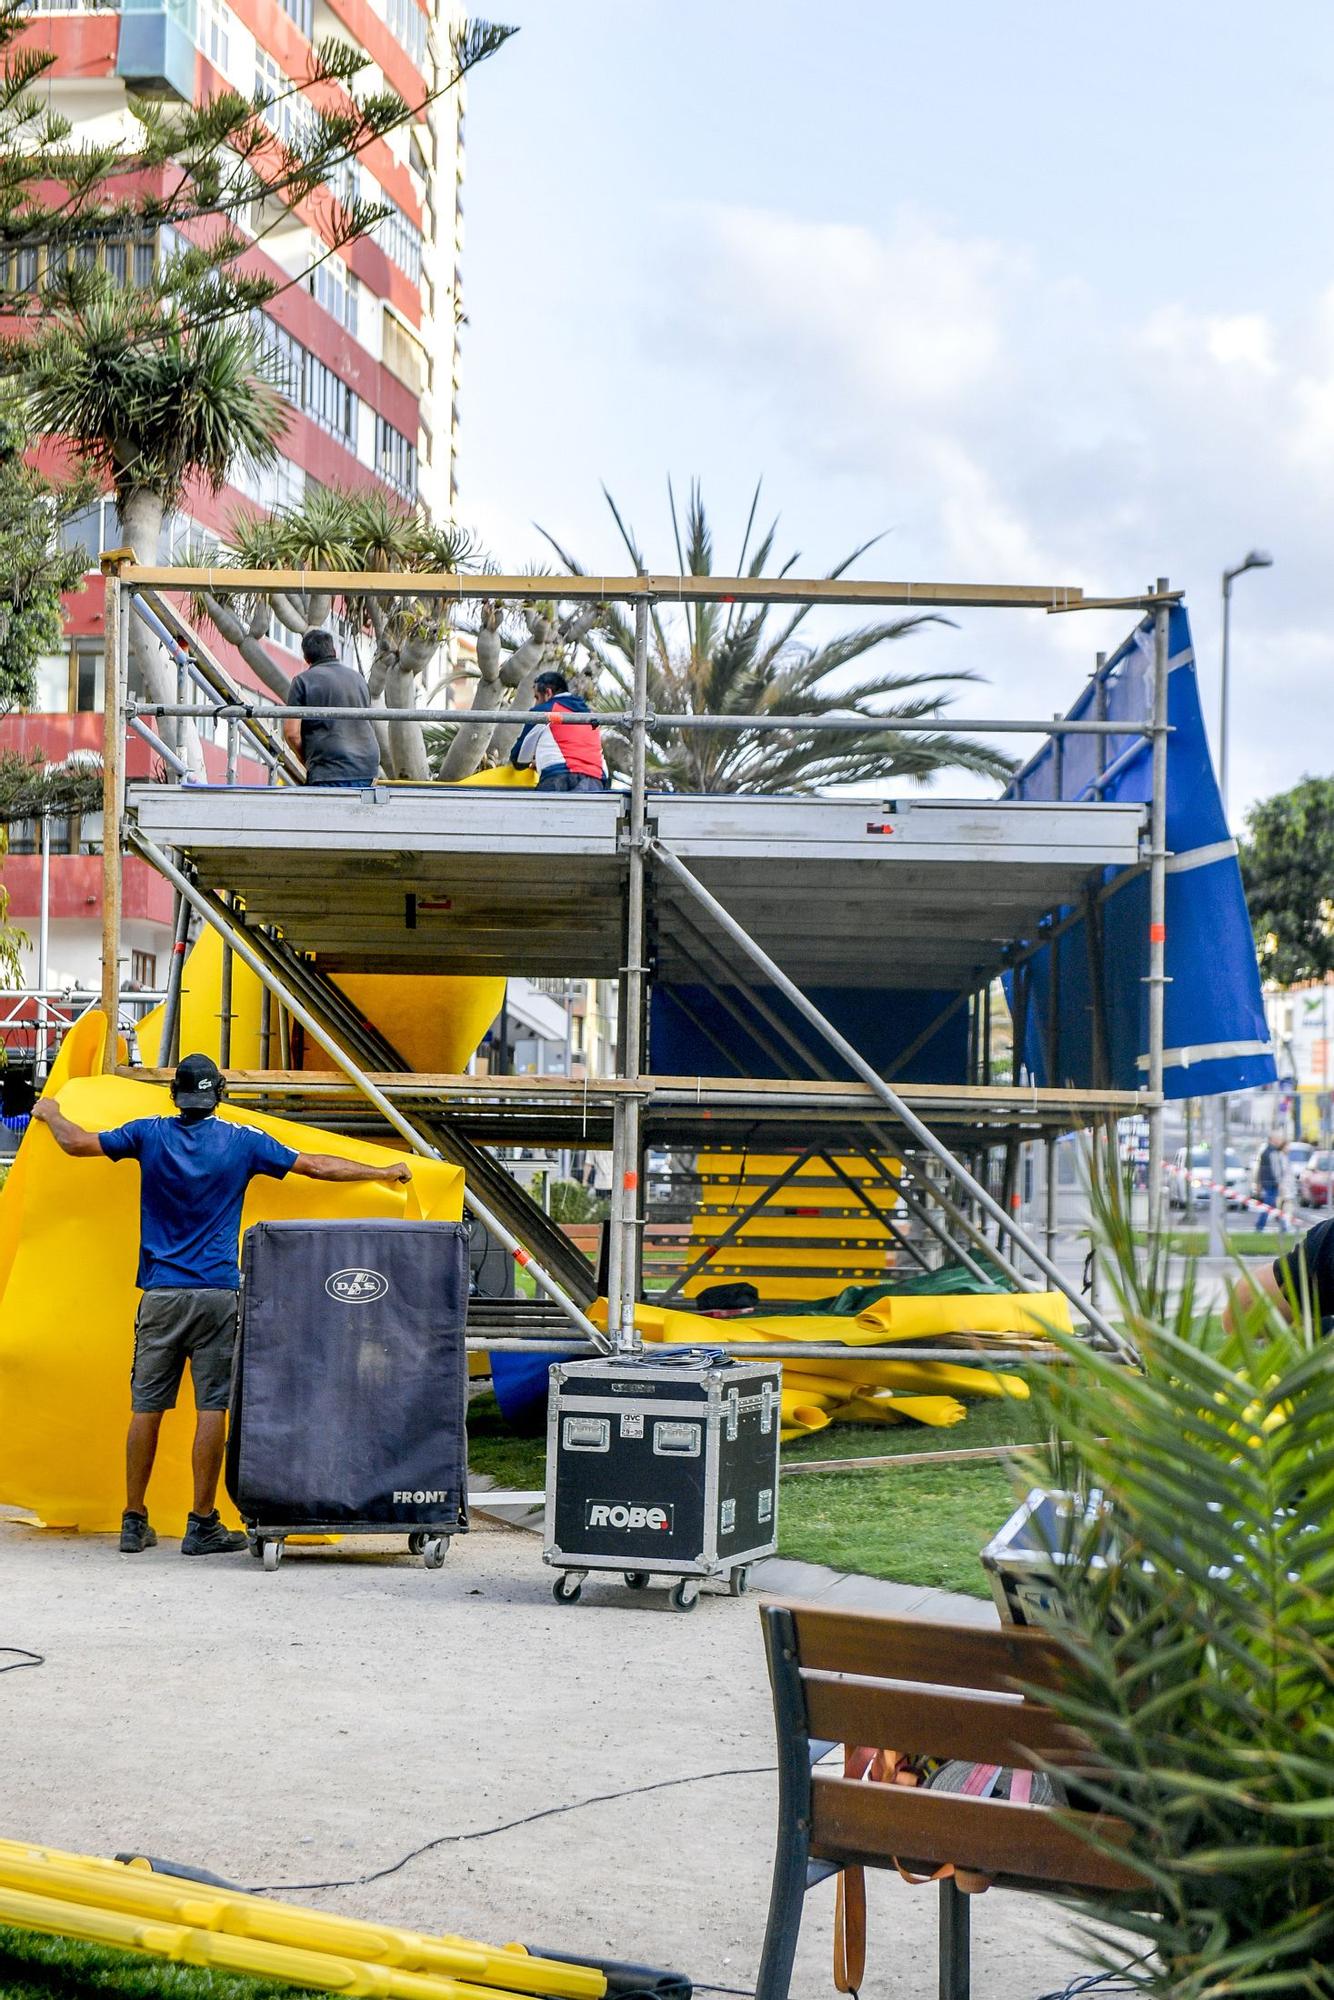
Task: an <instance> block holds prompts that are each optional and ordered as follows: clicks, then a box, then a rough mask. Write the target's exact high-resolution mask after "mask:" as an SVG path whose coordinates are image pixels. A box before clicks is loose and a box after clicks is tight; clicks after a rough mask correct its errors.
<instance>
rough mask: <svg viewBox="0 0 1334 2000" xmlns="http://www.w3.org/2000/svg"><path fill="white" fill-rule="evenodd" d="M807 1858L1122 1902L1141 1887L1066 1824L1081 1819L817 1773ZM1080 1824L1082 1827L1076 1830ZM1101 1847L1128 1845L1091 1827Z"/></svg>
mask: <svg viewBox="0 0 1334 2000" xmlns="http://www.w3.org/2000/svg"><path fill="white" fill-rule="evenodd" d="M811 1794H812V1814H811V1819H812V1825H811V1853H812V1855H813V1856H814V1857H815V1858H817V1859H819V1860H824V1861H845V1862H848V1861H877V1862H881V1863H884V1864H887V1865H889V1866H891V1867H892V1866H893V1864H894V1862H895V1861H896V1860H901V1861H902V1862H903V1863H904V1865H905V1867H908V1868H912V1869H914V1870H915V1868H916V1866H917V1865H920V1864H927V1865H928V1866H930V1867H939V1866H941V1865H942V1864H944V1863H946V1862H953V1863H954V1865H955V1866H956V1867H958V1868H969V1869H975V1870H976V1871H977V1872H978V1873H979V1874H983V1875H992V1876H1001V1877H1003V1878H1005V1879H1006V1880H1007V1881H1009V1882H1011V1883H1019V1884H1022V1883H1023V1882H1024V1881H1032V1882H1042V1883H1052V1884H1069V1885H1071V1886H1072V1887H1077V1888H1081V1889H1100V1890H1104V1891H1111V1892H1115V1891H1121V1892H1127V1893H1132V1894H1133V1893H1135V1892H1143V1890H1144V1889H1145V1887H1146V1886H1147V1885H1146V1884H1145V1882H1144V1878H1143V1877H1142V1876H1141V1875H1139V1874H1137V1873H1136V1871H1135V1869H1134V1867H1133V1866H1132V1865H1131V1863H1130V1862H1129V1861H1128V1860H1127V1861H1117V1860H1115V1859H1113V1858H1112V1857H1111V1856H1109V1855H1104V1854H1100V1853H1099V1852H1098V1851H1097V1850H1096V1849H1095V1848H1093V1847H1091V1846H1090V1845H1089V1844H1088V1842H1087V1841H1086V1840H1083V1839H1081V1838H1080V1836H1079V1834H1078V1833H1077V1832H1076V1831H1075V1830H1074V1827H1073V1826H1072V1825H1071V1824H1070V1820H1071V1819H1075V1818H1078V1817H1082V1816H1077V1815H1073V1814H1072V1815H1069V1816H1067V1815H1066V1814H1064V1813H1061V1812H1056V1811H1053V1810H1052V1808H1051V1807H1050V1806H1030V1805H1013V1804H1011V1802H1010V1801H1009V1800H1008V1799H964V1798H959V1797H957V1796H955V1795H953V1794H951V1793H949V1792H930V1791H924V1790H915V1791H912V1790H908V1789H906V1788H905V1787H903V1786H901V1785H867V1784H861V1783H858V1782H856V1781H854V1780H850V1779H847V1778H833V1777H826V1776H824V1774H823V1773H821V1772H819V1771H817V1772H816V1773H815V1775H814V1778H813V1779H812V1783H811ZM1085 1823H1087V1821H1086V1822H1085ZM1098 1828H1099V1832H1100V1834H1101V1835H1102V1837H1103V1838H1104V1839H1111V1840H1116V1841H1117V1842H1118V1844H1124V1845H1127V1846H1128V1844H1129V1829H1128V1828H1127V1827H1126V1826H1125V1824H1124V1822H1123V1821H1120V1820H1115V1819H1111V1818H1099V1820H1098Z"/></svg>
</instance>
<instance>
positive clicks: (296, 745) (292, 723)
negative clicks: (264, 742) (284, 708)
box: [283, 715, 301, 757]
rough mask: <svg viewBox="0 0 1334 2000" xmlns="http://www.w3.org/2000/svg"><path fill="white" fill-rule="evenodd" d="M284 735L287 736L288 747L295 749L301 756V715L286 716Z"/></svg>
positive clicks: (284, 719)
mask: <svg viewBox="0 0 1334 2000" xmlns="http://www.w3.org/2000/svg"><path fill="white" fill-rule="evenodd" d="M283 735H284V736H285V737H286V738H287V743H288V747H289V748H290V749H292V750H295V751H296V754H297V756H298V757H299V756H300V755H301V718H300V717H299V716H296V715H288V716H284V718H283Z"/></svg>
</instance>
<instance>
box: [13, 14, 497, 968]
mask: <svg viewBox="0 0 1334 2000" xmlns="http://www.w3.org/2000/svg"><path fill="white" fill-rule="evenodd" d="M122 7H123V11H120V10H115V11H113V10H111V9H109V8H108V7H106V6H105V5H103V6H99V7H97V8H96V9H90V8H86V7H85V6H84V5H83V4H82V0H37V5H36V6H35V7H34V10H33V22H32V26H31V27H30V29H29V30H28V32H27V37H26V39H27V40H28V41H29V42H30V43H31V44H32V45H34V46H36V47H39V48H42V49H45V50H49V51H50V52H51V53H52V54H53V55H54V56H55V58H56V61H55V64H54V67H53V69H52V70H51V71H50V73H49V76H48V78H47V79H45V80H44V82H43V84H42V86H41V87H42V89H43V90H44V91H47V90H49V93H50V96H51V99H52V102H53V105H54V106H55V108H56V109H58V110H59V111H61V112H63V113H64V114H65V115H66V116H67V117H69V118H70V119H71V120H72V121H73V123H74V125H75V127H76V130H77V131H78V132H79V133H80V134H87V135H88V136H90V137H94V138H97V139H99V140H103V141H106V140H111V139H115V138H125V139H126V140H127V141H128V139H129V137H130V134H131V130H132V125H133V121H132V119H131V117H130V115H129V110H128V106H129V104H130V101H131V97H132V95H133V94H135V93H137V92H139V91H144V92H146V93H150V94H152V95H154V96H158V97H160V96H162V95H163V94H164V93H166V94H168V95H175V96H177V97H178V98H182V99H183V98H184V96H185V94H186V92H187V91H189V92H191V93H192V95H193V101H195V102H203V101H206V100H207V98H208V97H210V96H211V95H212V94H214V93H215V92H216V91H217V90H219V89H221V88H223V87H231V88H234V89H236V90H238V91H240V92H242V93H243V94H245V95H246V96H252V95H253V94H254V93H255V92H256V91H260V92H264V93H265V94H267V95H269V96H270V97H271V98H272V99H273V104H272V111H271V122H272V123H273V124H274V127H275V130H281V128H282V124H283V121H284V119H286V118H288V117H291V116H295V115H297V114H298V113H299V110H300V100H299V99H295V98H292V99H289V98H286V97H285V96H284V93H286V92H288V91H289V90H290V87H291V84H292V83H293V82H294V81H299V80H300V79H301V78H302V77H303V76H304V75H306V74H307V72H308V67H309V64H310V60H311V50H312V45H313V43H314V42H316V41H318V40H319V39H321V38H323V37H326V36H331V35H332V36H337V37H339V38H340V39H342V40H344V41H351V42H353V43H355V44H356V45H357V46H358V47H360V48H361V49H362V50H363V51H364V52H365V54H366V56H367V58H368V66H367V67H366V68H365V69H364V70H363V71H362V72H361V75H360V76H359V77H358V79H357V89H358V91H359V92H369V91H374V90H376V89H378V88H381V87H388V88H390V89H393V90H396V91H397V92H398V93H399V94H400V95H401V96H402V97H403V98H404V99H405V100H406V101H408V102H409V103H415V104H419V103H421V102H422V100H423V99H424V98H425V97H426V96H427V95H428V94H429V93H430V92H431V91H432V90H433V89H434V88H435V86H436V78H437V74H438V75H439V76H441V77H445V76H447V75H448V74H449V71H450V68H451V67H452V60H451V53H450V45H449V36H450V31H451V26H452V24H453V22H454V20H455V19H456V17H457V10H456V7H455V5H454V0H424V4H423V0H281V4H280V0H230V4H227V0H122ZM462 97H463V93H462V90H461V89H455V90H452V91H449V92H447V93H446V94H444V95H443V96H441V97H440V98H439V99H437V100H436V101H434V102H433V103H432V104H431V105H430V106H429V107H428V108H427V109H426V110H424V111H422V112H420V113H419V114H418V115H417V116H416V117H415V118H414V119H413V120H412V121H411V124H410V126H406V127H405V128H403V129H402V130H400V131H398V132H396V133H394V134H392V135H391V136H390V138H389V139H387V140H385V141H376V142H375V143H374V144H372V145H371V146H369V147H367V148H366V149H365V150H364V151H363V153H362V154H361V156H360V158H359V160H358V161H357V162H356V163H355V165H353V166H349V168H348V169H347V176H348V177H347V179H346V180H345V181H344V183H343V185H342V186H341V187H340V188H335V189H333V190H332V192H333V193H334V194H335V195H337V194H340V193H341V194H344V195H346V194H348V193H351V192H353V191H355V192H357V193H359V194H360V195H361V196H362V197H363V198H365V199H367V200H372V201H375V202H376V203H384V202H388V203H391V204H392V212H391V214H390V215H389V217H388V218H387V219H386V221H384V222H382V223H381V224H380V225H379V227H378V228H377V230H376V231H375V233H374V236H373V238H367V239H365V240H363V241H360V242H357V243H354V244H351V245H349V246H348V247H346V248H345V249H344V250H342V251H339V252H336V253H334V254H333V255H332V256H329V257H327V258H326V259H325V261H324V262H322V263H321V264H320V265H319V266H318V268H317V269H315V270H313V271H312V270H311V266H312V265H313V264H314V263H315V260H316V259H317V258H319V257H320V255H321V251H322V248H323V247H324V246H325V245H326V244H327V242H328V241H329V237H328V234H327V227H326V224H325V221H324V218H325V217H326V216H327V213H328V206H329V205H328V204H327V203H326V202H325V201H324V199H323V197H320V198H318V199H317V200H315V201H313V202H311V203H306V204H301V205H299V206H298V207H296V208H294V209H292V210H291V211H289V212H288V213H287V214H286V215H285V216H283V217H282V219H281V220H280V222H279V223H278V226H277V227H272V228H270V227H268V226H267V223H268V222H269V221H271V219H272V218H266V219H265V221H266V226H265V231H264V235H263V239H262V243H259V242H257V244H256V247H255V248H254V249H253V250H252V251H250V252H249V253H247V254H248V261H250V262H251V263H252V264H253V266H254V267H255V268H257V269H259V270H263V271H265V272H267V273H268V274H270V275H271V276H273V277H275V278H276V279H277V280H278V281H279V283H280V284H284V285H286V284H288V282H289V281H290V280H292V279H301V282H300V283H296V284H291V286H290V289H287V290H284V291H283V292H282V293H281V295H280V296H278V297H276V298H275V299H274V300H273V301H272V302H271V303H270V305H269V306H267V307H266V308H265V310H264V313H263V315H262V318H261V319H260V321H259V326H258V330H259V332H260V335H261V338H262V341H263V344H264V346H265V348H266V350H267V351H268V352H269V354H270V356H271V359H272V361H273V363H274V365H275V369H276V375H277V378H278V380H279V381H280V384H281V386H282V389H283V393H284V395H285V397H286V399H287V401H288V403H289V404H290V406H291V407H290V415H289V422H288V428H287V432H286V435H285V438H284V441H283V447H282V450H283V457H282V460H281V462H280V464H279V465H278V466H277V467H276V468H274V469H273V470H272V471H270V472H266V473H265V474H263V475H262V476H260V477H258V478H256V477H254V476H249V477H246V476H244V475H238V483H237V484H236V485H233V486H229V487H228V488H226V489H225V490H224V491H223V492H222V493H221V494H219V495H217V496H213V495H210V494H208V493H205V492H203V491H196V492H187V494H186V495H185V499H184V502H183V505H182V508H181V510H180V512H179V514H178V515H176V516H174V517H173V518H172V520H171V521H170V522H169V523H168V526H167V530H166V535H165V537H164V541H165V546H164V547H163V549H162V550H160V551H159V556H160V557H161V558H162V559H169V558H170V557H171V556H172V555H173V554H174V553H175V552H176V551H177V550H179V549H181V548H183V547H184V546H186V545H187V544H188V545H198V544H199V543H200V542H202V541H205V540H214V541H224V542H225V540H226V538H227V531H228V524H229V522H230V521H231V519H232V518H233V516H234V515H235V514H236V513H237V512H238V511H240V510H244V509H246V508H250V509H261V510H267V509H268V508H271V507H273V506H275V505H280V504H291V503H294V502H297V501H299V500H300V499H301V498H302V496H303V494H305V493H306V492H307V491H309V490H310V489H311V488H312V487H313V486H339V487H352V488H355V487H359V486H370V487H378V488H381V489H387V490H388V491H390V492H392V493H395V494H398V495H400V496H402V497H404V498H405V499H420V500H421V502H422V503H423V504H424V505H425V506H426V507H427V508H428V510H429V511H430V512H431V513H432V514H433V515H435V516H437V517H445V516H447V515H449V514H451V513H452V511H453V502H454V497H455V492H456V478H455V451H456V432H457V421H458V335H457V327H458V323H459V318H460V314H459V310H458V285H459V253H460V248H461V236H462V203H461V196H460V189H461V179H462V158H463V113H464V107H463V101H462ZM199 227H201V228H206V227H207V225H200V226H199ZM188 233H190V234H195V233H196V229H195V227H192V228H191V229H190V231H189V232H188ZM164 234H166V233H165V232H164ZM172 247H173V246H172V242H171V240H170V237H169V236H168V237H167V240H166V241H165V242H164V241H162V240H155V239H153V238H152V237H151V236H145V237H144V238H142V239H140V240H137V241H127V242H125V243H123V244H113V245H111V246H109V248H108V251H107V253H106V254H107V257H108V260H109V262H110V264H111V267H112V269H113V272H115V273H119V274H121V275H123V276H124V277H125V279H126V281H127V282H130V283H133V282H135V280H136V278H138V279H140V280H142V278H143V276H144V275H145V273H146V271H147V270H148V269H149V268H151V260H152V259H153V258H154V257H155V256H158V255H161V254H162V253H163V252H164V251H169V250H170V249H171V248H172ZM304 273H309V275H308V276H304V277H303V276H302V274H304ZM0 276H2V277H3V280H4V282H5V283H7V285H9V286H14V287H16V288H24V287H26V286H28V285H31V284H32V283H33V282H34V281H35V279H36V276H37V268H36V265H35V263H34V264H33V265H32V266H31V267H30V268H24V266H23V265H22V263H21V262H20V263H19V265H18V267H17V268H16V269H14V270H13V271H11V272H7V273H3V274H0ZM42 457H43V459H44V461H45V467H44V469H47V470H50V471H57V470H58V467H59V463H60V456H59V451H58V450H52V451H50V452H49V453H43V454H42ZM70 534H71V539H76V540H78V541H80V542H82V543H83V544H84V546H86V547H87V548H88V549H89V551H90V553H91V554H92V555H94V556H96V555H98V554H100V553H101V552H102V551H103V550H105V549H107V548H113V547H116V546H119V545H120V544H121V543H122V542H123V539H124V538H123V536H122V535H121V532H120V525H119V522H118V520H117V518H116V513H115V509H114V506H113V505H112V503H111V501H110V500H109V499H108V500H106V501H104V502H103V503H102V504H101V506H100V507H99V508H96V509H94V510H93V511H92V513H91V514H90V516H89V517H88V518H87V519H86V520H83V521H81V522H80V523H78V524H76V525H75V527H73V528H72V529H71V530H70ZM140 553H141V554H142V553H143V552H142V551H141V552H140ZM67 630H68V635H69V645H68V650H67V651H66V652H65V653H64V654H62V655H59V656H53V657H52V658H50V659H48V660H46V661H44V662H43V665H42V670H41V674H40V687H39V693H38V699H37V703H36V707H35V710H34V712H33V713H32V714H31V715H23V716H17V715H15V716H9V717H6V718H0V745H2V746H4V747H6V748H11V749H22V750H24V751H25V752H31V751H32V750H34V749H36V750H40V751H41V752H42V753H43V754H44V755H45V756H46V758H47V760H48V761H49V762H56V761H58V760H59V759H61V758H63V757H64V756H66V755H67V754H68V753H69V752H70V751H71V750H73V749H76V748H80V747H86V748H89V749H100V747H101V723H100V709H101V706H102V687H103V681H102V593H101V588H100V582H99V580H98V579H97V578H96V576H95V575H94V576H93V577H91V578H90V580H89V585H88V587H87V588H86V589H84V590H83V591H81V592H78V593H73V594H72V595H71V598H70V600H69V604H68V625H67ZM269 643H270V644H271V646H272V649H273V652H274V656H275V658H276V659H278V660H279V661H281V662H282V664H283V665H284V666H285V667H287V668H288V669H289V670H291V669H292V668H293V667H294V665H295V664H296V659H297V656H296V652H295V648H296V641H295V639H294V638H293V637H292V636H291V635H285V634H280V633H278V632H277V631H276V630H275V635H274V637H273V638H272V640H271V641H270V642H269ZM219 652H220V656H221V657H222V658H223V659H224V660H225V662H226V664H227V665H228V666H229V667H230V668H231V670H232V671H233V672H234V673H235V674H236V675H237V677H238V678H239V679H241V680H243V681H244V682H247V683H253V679H254V677H253V675H252V674H251V673H250V671H249V669H247V668H246V667H245V666H244V663H243V662H241V661H240V659H239V658H238V656H236V655H235V654H234V653H232V652H231V651H230V649H229V648H227V647H225V646H221V645H220V646H219ZM140 752H142V754H140ZM129 756H130V769H131V774H132V775H135V774H139V775H146V774H147V768H148V763H149V752H148V749H147V746H145V745H139V746H137V748H136V747H134V746H132V747H131V749H130V752H129ZM139 764H142V765H143V772H142V773H137V772H136V766H137V765H139ZM94 832H100V829H94ZM52 833H53V841H52V849H53V851H52V856H51V865H50V883H51V892H50V901H49V913H50V936H49V951H48V976H47V983H48V985H49V986H51V985H59V986H65V985H69V984H72V983H77V984H79V985H81V986H84V987H87V988H89V989H94V990H95V988H96V986H97V982H98V977H99V969H98V955H99V950H100V887H99V884H98V879H97V870H98V863H97V861H96V858H95V856H94V855H93V854H92V853H91V852H87V851H85V852H82V853H81V852H79V851H77V849H78V847H79V845H80V844H82V845H83V846H84V848H85V849H87V848H89V847H90V846H91V845H92V842H90V841H89V840H87V839H83V840H82V842H81V840H80V835H81V830H80V829H79V828H77V827H72V828H63V827H60V826H56V827H53V829H52ZM11 834H12V838H11V852H10V856H9V858H8V859H7V860H5V861H4V863H3V864H2V865H3V873H4V883H5V887H6V889H7V890H8V892H9V897H10V910H9V914H10V917H11V919H12V920H14V921H16V922H17V923H19V924H20V925H21V926H22V928H23V929H24V930H25V931H26V932H27V933H28V934H29V936H30V938H31V941H32V949H31V950H29V951H27V952H25V954H24V959H25V973H26V974H27V976H28V977H29V978H30V979H32V980H34V981H35V975H36V939H37V920H38V911H39V893H38V885H39V864H38V861H37V858H36V847H37V829H36V828H31V829H29V828H25V827H17V828H14V829H12V830H11ZM71 847H73V848H74V849H75V850H76V851H73V852H71V851H68V850H69V849H70V848H71ZM25 850H26V851H25ZM62 850H64V851H62ZM170 902H171V897H170V891H169V890H167V889H166V886H165V884H163V883H161V881H160V880H159V879H158V878H157V877H156V876H154V875H152V874H151V872H150V871H149V870H148V869H147V868H146V867H145V866H144V865H143V864H141V863H138V862H134V861H129V862H127V863H126V879H125V918H126V924H125V940H124V954H125V959H124V963H123V965H122V968H121V972H122V980H123V983H125V984H127V985H128V984H130V983H131V982H133V983H135V984H139V985H143V986H145V987H149V988H152V987H153V986H155V985H157V984H159V983H160V982H161V981H162V980H164V979H165V976H166V970H167V956H168V953H169V950H170V939H169V935H168V928H169V923H170V915H171V910H170Z"/></svg>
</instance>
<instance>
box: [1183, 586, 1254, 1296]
mask: <svg viewBox="0 0 1334 2000" xmlns="http://www.w3.org/2000/svg"><path fill="white" fill-rule="evenodd" d="M1273 562H1274V558H1273V557H1272V556H1271V555H1270V554H1269V553H1268V551H1267V550H1265V549H1252V550H1251V551H1250V553H1249V555H1247V556H1246V557H1245V558H1244V559H1243V560H1242V561H1241V562H1239V563H1238V564H1237V566H1236V568H1235V569H1225V570H1224V571H1223V656H1222V667H1223V671H1222V676H1221V686H1220V689H1219V703H1218V793H1219V797H1220V798H1221V799H1222V801H1223V818H1224V820H1226V819H1227V792H1228V786H1227V778H1228V772H1227V733H1228V707H1229V698H1230V694H1231V688H1230V683H1229V667H1230V664H1231V638H1232V583H1233V579H1234V578H1235V577H1239V576H1245V574H1246V572H1247V570H1248V569H1270V568H1272V567H1273ZM1189 1180H1190V1174H1189V1162H1188V1163H1187V1185H1189ZM1209 1182H1210V1191H1209V1255H1210V1256H1211V1257H1224V1256H1226V1255H1227V1098H1226V1097H1223V1096H1219V1097H1215V1099H1214V1104H1213V1130H1212V1134H1211V1144H1210V1161H1209Z"/></svg>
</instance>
